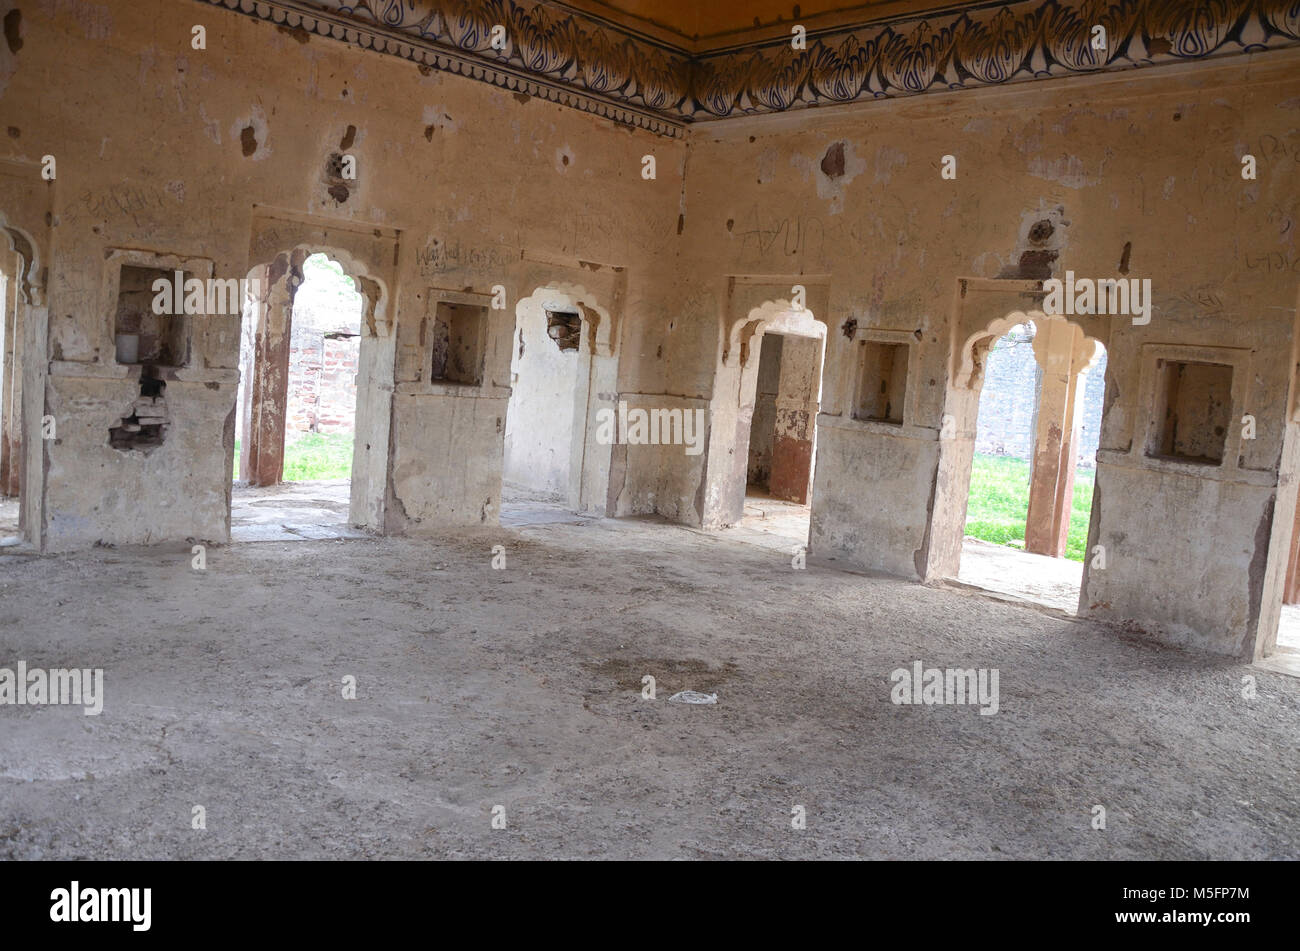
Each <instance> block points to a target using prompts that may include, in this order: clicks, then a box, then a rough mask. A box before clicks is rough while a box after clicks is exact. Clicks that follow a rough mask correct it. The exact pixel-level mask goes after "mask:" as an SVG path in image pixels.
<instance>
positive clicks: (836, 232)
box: [670, 53, 1300, 652]
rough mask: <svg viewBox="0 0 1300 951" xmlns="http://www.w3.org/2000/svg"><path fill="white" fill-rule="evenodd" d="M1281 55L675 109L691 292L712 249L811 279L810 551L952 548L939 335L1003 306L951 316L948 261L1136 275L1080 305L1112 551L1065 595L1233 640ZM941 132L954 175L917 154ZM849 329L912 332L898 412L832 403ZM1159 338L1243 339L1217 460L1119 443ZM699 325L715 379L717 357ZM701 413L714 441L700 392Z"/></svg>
mask: <svg viewBox="0 0 1300 951" xmlns="http://www.w3.org/2000/svg"><path fill="white" fill-rule="evenodd" d="M1296 63H1297V61H1296V59H1295V57H1294V56H1293V55H1292V54H1290V53H1279V54H1276V55H1275V56H1272V55H1269V54H1266V55H1264V56H1260V57H1257V58H1255V59H1254V61H1250V60H1246V61H1240V62H1238V63H1236V64H1235V65H1231V66H1223V67H1218V66H1213V65H1204V66H1194V67H1190V68H1187V69H1178V70H1169V71H1165V72H1164V73H1161V74H1146V75H1143V76H1142V77H1141V78H1140V79H1139V80H1134V79H1116V78H1105V79H1099V80H1094V79H1084V80H1077V81H1076V80H1069V81H1063V82H1059V83H1050V84H1035V85H1034V86H1032V87H1029V88H1021V89H1007V90H991V91H987V92H975V93H959V94H950V95H932V96H925V97H921V98H918V99H914V100H909V101H893V102H886V103H878V104H875V105H872V106H871V107H869V108H866V109H861V110H856V111H853V110H843V111H840V112H838V113H832V112H821V110H819V114H817V115H801V116H784V117H779V118H772V119H768V120H747V121H744V122H739V123H723V124H717V125H697V126H695V127H694V128H693V130H692V145H691V156H690V162H689V174H688V177H687V189H686V196H685V205H686V208H687V215H686V228H685V234H684V236H685V237H686V238H687V244H686V245H685V246H684V247H683V256H684V260H689V261H690V263H691V267H690V270H689V275H688V278H687V279H688V280H689V281H690V283H691V288H692V292H693V293H695V294H697V295H698V297H699V298H700V299H701V300H710V299H714V300H716V299H718V298H719V297H720V296H721V294H722V292H723V288H724V286H725V281H726V280H727V276H728V275H767V276H771V280H772V284H773V285H774V286H779V285H780V284H781V283H785V284H786V286H787V287H788V286H789V285H790V284H793V283H799V282H802V283H811V282H818V283H820V282H823V281H824V282H826V283H827V284H828V286H829V307H828V309H827V311H826V313H825V315H824V318H825V320H826V323H827V325H828V327H829V335H828V338H827V340H828V342H827V352H826V370H825V377H824V381H825V386H824V391H823V397H822V409H821V411H822V414H823V415H822V417H821V418H820V424H821V425H820V426H819V431H818V458H817V471H816V479H815V484H814V490H813V506H814V508H813V526H812V554H813V555H814V556H818V555H819V556H821V557H826V558H835V559H837V560H839V561H841V562H849V563H852V564H855V565H858V566H861V567H865V568H870V569H881V570H885V571H889V572H893V573H898V574H904V575H910V576H913V577H918V578H922V579H930V578H938V577H945V576H949V575H950V574H953V573H955V570H954V569H955V559H956V555H957V553H958V552H959V550H960V530H959V526H960V522H961V520H962V518H963V517H964V497H965V490H966V489H965V485H964V483H963V484H957V483H961V482H962V473H963V472H965V471H968V467H969V459H968V453H969V444H970V442H971V441H972V440H973V435H974V432H973V431H974V412H973V411H971V412H967V411H966V408H965V407H963V401H966V400H967V397H966V396H963V395H962V393H960V392H957V391H955V390H954V389H953V386H952V381H953V376H954V372H955V371H954V359H953V358H954V351H955V349H956V348H958V347H960V346H961V345H962V344H963V343H964V342H965V341H966V340H967V338H968V337H969V334H970V333H971V332H972V331H973V330H977V329H978V326H977V325H987V324H988V323H989V322H991V321H993V320H996V319H998V318H1001V317H1003V316H1005V314H1006V313H1007V312H1008V310H1009V309H1011V308H1008V307H1006V306H1004V305H1005V302H998V306H997V307H994V308H992V309H990V310H988V312H987V313H985V312H983V311H981V312H978V313H977V312H975V311H972V310H970V309H967V311H965V312H964V313H965V314H966V318H965V320H966V324H964V325H963V326H962V327H961V328H960V329H961V331H962V332H961V333H960V334H958V333H957V330H958V328H957V327H956V325H955V321H957V320H958V317H957V315H958V313H959V312H961V308H960V307H959V306H958V304H957V303H956V301H957V298H958V293H959V284H958V279H959V278H978V279H990V280H997V279H1008V278H1020V279H1041V278H1045V277H1047V276H1050V275H1052V274H1055V275H1057V276H1060V277H1064V272H1065V270H1066V269H1069V270H1073V271H1074V272H1075V274H1076V275H1077V276H1080V277H1083V276H1088V277H1093V278H1112V277H1120V276H1128V277H1132V278H1149V279H1150V280H1151V282H1152V288H1153V297H1154V313H1153V316H1152V319H1151V322H1150V324H1148V325H1146V326H1134V325H1133V324H1132V323H1131V322H1130V321H1129V320H1127V319H1124V318H1110V317H1105V318H1094V319H1093V321H1094V324H1096V322H1100V324H1098V325H1090V327H1089V328H1088V332H1089V333H1090V334H1092V335H1093V336H1094V337H1096V339H1100V340H1103V342H1105V343H1106V345H1107V347H1108V353H1109V363H1108V368H1107V396H1106V417H1105V421H1104V423H1103V429H1102V435H1101V449H1102V452H1101V456H1100V458H1099V462H1098V480H1097V485H1098V491H1099V495H1098V498H1099V502H1098V503H1097V509H1096V517H1095V521H1094V528H1095V531H1096V533H1097V543H1098V544H1103V545H1105V546H1106V548H1107V551H1108V555H1109V563H1108V567H1107V569H1106V570H1105V571H1096V570H1094V571H1091V572H1090V573H1089V574H1088V576H1087V580H1086V583H1085V590H1084V592H1083V598H1082V602H1081V603H1082V608H1083V610H1084V611H1085V613H1093V614H1098V615H1103V616H1108V617H1113V618H1116V619H1122V620H1127V621H1130V622H1133V623H1134V624H1135V625H1137V626H1139V627H1141V628H1143V629H1144V630H1148V631H1149V632H1150V633H1151V634H1152V636H1156V637H1163V638H1168V639H1171V640H1182V641H1189V642H1194V643H1195V644H1197V645H1198V646H1201V647H1206V648H1210V649H1213V650H1223V651H1229V652H1242V651H1246V652H1248V651H1249V649H1250V645H1251V644H1253V642H1254V638H1255V631H1254V630H1253V625H1254V623H1255V619H1256V618H1257V617H1258V616H1259V609H1258V603H1259V601H1260V594H1261V589H1262V585H1263V577H1264V566H1265V564H1266V562H1267V561H1268V557H1267V556H1268V538H1269V531H1268V528H1269V526H1270V525H1271V521H1270V519H1271V507H1270V499H1271V498H1272V496H1273V494H1274V488H1273V486H1274V485H1275V483H1276V480H1277V469H1278V464H1279V457H1280V452H1281V445H1282V435H1283V431H1284V427H1285V424H1286V394H1287V390H1288V385H1289V380H1290V373H1291V368H1290V342H1291V340H1292V332H1293V324H1294V320H1295V307H1296V290H1297V286H1298V284H1300V252H1298V251H1297V248H1296V245H1295V228H1294V219H1295V217H1296V215H1297V213H1298V212H1300V190H1298V189H1297V186H1296V178H1295V171H1294V170H1295V167H1296V159H1297V156H1300V80H1297V78H1296V77H1297V70H1296ZM1244 153H1251V154H1253V155H1255V156H1256V158H1257V161H1258V166H1259V175H1258V180H1256V181H1244V180H1243V179H1242V176H1241V167H1242V166H1241V156H1242V155H1243V154H1244ZM945 155H953V156H955V158H956V162H957V177H956V179H955V180H951V181H948V180H944V179H943V178H942V177H941V175H940V169H941V165H942V161H943V156H945ZM1040 221H1048V222H1050V223H1051V225H1052V228H1051V235H1050V237H1049V238H1047V239H1046V240H1042V238H1043V235H1042V234H1041V233H1035V234H1034V235H1031V229H1032V228H1033V227H1034V225H1035V224H1036V223H1037V222H1040ZM995 296H996V295H995ZM1011 299H1012V300H1015V295H1012V296H1011ZM1019 306H1021V307H1023V308H1024V309H1026V310H1031V309H1032V308H1033V307H1035V306H1038V303H1037V302H1036V301H1035V300H1034V298H1033V297H1032V295H1030V296H1029V297H1028V298H1027V299H1024V298H1022V299H1020V301H1019ZM818 316H819V317H822V316H823V315H822V314H819V315H818ZM729 317H730V315H729V314H728V313H727V312H726V308H725V307H721V306H720V307H718V308H717V313H716V315H710V317H708V318H705V320H706V322H707V323H709V324H710V325H711V326H712V327H713V328H715V331H716V330H717V328H719V327H720V326H725V323H726V321H727V320H728V319H729ZM864 331H868V332H870V331H889V332H892V333H894V334H897V335H899V337H900V338H902V336H903V335H908V334H910V335H912V336H913V337H914V339H915V346H914V348H913V349H914V351H915V353H914V357H913V359H914V366H913V369H912V372H911V373H910V378H909V381H908V398H907V407H908V409H907V414H906V418H905V420H904V423H903V425H902V426H892V427H891V426H889V425H887V424H879V423H874V422H869V421H858V420H853V419H851V418H850V407H851V400H852V394H853V388H854V386H855V385H856V379H855V367H854V366H853V365H852V364H851V361H850V355H851V353H852V343H853V340H854V339H858V338H860V337H861V335H862V334H863V332H864ZM958 337H960V339H957V338H958ZM686 340H687V338H686V337H682V338H679V339H678V340H674V341H673V343H674V344H675V345H678V348H675V349H674V350H673V352H672V353H671V354H670V358H671V359H672V360H673V361H678V360H685V359H686V354H685V350H686V348H687V346H688V344H687V343H686ZM697 344H698V340H695V341H691V344H689V345H697ZM1156 344H1160V345H1163V344H1189V345H1200V346H1205V347H1210V346H1213V347H1217V348H1237V351H1239V352H1245V353H1246V354H1247V355H1248V356H1249V360H1248V366H1247V365H1245V364H1243V365H1242V366H1241V367H1240V369H1239V370H1238V376H1237V379H1238V381H1239V382H1240V383H1241V393H1240V399H1239V403H1238V405H1237V406H1235V407H1234V410H1235V411H1236V415H1237V418H1239V417H1240V415H1241V414H1242V413H1246V412H1249V413H1251V414H1253V415H1254V416H1255V418H1256V421H1257V431H1256V438H1255V439H1254V440H1250V441H1246V442H1244V443H1242V444H1241V445H1240V447H1239V454H1240V465H1237V464H1236V463H1235V462H1234V464H1233V465H1232V467H1231V469H1230V470H1229V471H1222V472H1218V471H1216V472H1215V473H1207V472H1205V471H1192V472H1186V473H1185V472H1183V471H1181V470H1179V471H1177V472H1176V473H1175V472H1174V471H1171V467H1170V466H1168V465H1166V464H1164V463H1162V462H1160V461H1157V460H1148V459H1146V458H1145V457H1144V456H1143V455H1142V454H1141V453H1138V454H1133V453H1131V452H1130V451H1129V450H1130V449H1131V447H1132V445H1133V441H1134V439H1139V440H1140V439H1142V436H1140V435H1135V432H1134V430H1135V426H1137V425H1139V424H1138V419H1139V417H1140V408H1141V407H1140V405H1139V400H1140V396H1139V381H1140V379H1141V376H1142V371H1141V365H1142V363H1143V360H1144V359H1146V357H1147V356H1149V355H1150V354H1149V350H1148V345H1156ZM721 350H722V348H721V347H719V348H718V349H717V350H715V356H714V365H715V367H717V368H718V369H719V375H718V380H719V381H722V380H724V379H729V377H728V375H727V372H726V371H725V366H724V365H723V364H722V361H721ZM681 379H682V380H683V382H684V383H685V382H687V381H688V380H690V379H691V377H690V376H689V375H687V374H686V373H682V374H681ZM977 392H978V390H976V394H977ZM718 398H719V397H718V396H717V394H715V399H718ZM973 406H974V404H971V406H970V407H969V409H971V410H973ZM945 415H949V416H952V417H953V418H954V419H955V420H965V419H969V420H970V424H969V429H970V432H964V431H959V432H955V433H949V434H947V436H950V437H951V438H950V439H949V438H945V439H942V440H941V439H940V438H939V437H940V435H941V434H942V430H943V421H944V417H945ZM715 435H716V436H718V437H719V438H720V439H721V441H722V442H724V443H725V440H726V433H725V431H723V430H720V429H719V428H718V417H717V416H716V415H715ZM724 449H725V447H724ZM1107 450H1110V452H1109V453H1108V452H1107ZM944 453H947V454H948V456H949V457H950V458H949V462H948V464H944V463H943V458H944ZM720 454H725V452H723V453H720V452H719V451H718V450H715V449H713V448H711V452H710V459H711V460H714V459H716V458H719V456H720ZM963 456H965V458H963ZM1173 469H1178V467H1177V466H1174V467H1173ZM1121 497H1122V499H1123V501H1122V502H1121V501H1120V498H1121ZM958 498H960V500H961V501H960V503H959V505H958V504H957V503H956V501H955V500H956V499H958ZM1112 500H1113V501H1112ZM953 526H958V528H957V535H956V538H955V541H954V537H953ZM940 536H942V537H940ZM1188 545H1192V546H1194V547H1195V551H1194V553H1192V554H1190V555H1189V554H1188V553H1187V552H1186V547H1187V546H1188ZM954 547H955V549H956V550H954ZM1153 589H1155V590H1158V591H1159V592H1160V594H1159V595H1158V596H1156V597H1152V596H1151V593H1152V591H1153Z"/></svg>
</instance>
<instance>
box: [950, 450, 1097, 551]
mask: <svg viewBox="0 0 1300 951" xmlns="http://www.w3.org/2000/svg"><path fill="white" fill-rule="evenodd" d="M1092 482H1093V470H1091V469H1077V470H1075V474H1074V498H1073V500H1072V505H1071V509H1070V533H1069V535H1068V536H1067V538H1066V542H1065V557H1066V558H1069V559H1070V560H1071V561H1083V553H1084V549H1085V548H1086V547H1087V545H1088V519H1089V518H1090V517H1091V515H1092ZM1028 512H1029V461H1028V460H1027V459H1012V458H1010V457H1008V456H989V455H984V454H982V453H976V454H975V459H974V461H973V463H972V465H971V476H970V499H969V501H968V502H967V504H966V534H967V535H972V536H974V537H975V538H979V539H983V540H984V541H986V542H995V543H996V544H999V545H1010V546H1012V547H1013V548H1024V547H1025V516H1026V515H1027V514H1028Z"/></svg>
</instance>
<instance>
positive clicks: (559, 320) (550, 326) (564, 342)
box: [546, 310, 582, 350]
mask: <svg viewBox="0 0 1300 951" xmlns="http://www.w3.org/2000/svg"><path fill="white" fill-rule="evenodd" d="M546 336H548V337H550V338H551V339H552V340H554V341H555V345H556V346H557V347H559V348H560V349H561V350H577V349H578V342H579V341H580V340H581V339H582V316H581V315H580V314H578V313H577V312H575V311H571V310H548V311H547V312H546Z"/></svg>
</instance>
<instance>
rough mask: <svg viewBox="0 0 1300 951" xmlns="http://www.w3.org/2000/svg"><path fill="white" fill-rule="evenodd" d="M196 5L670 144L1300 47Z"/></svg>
mask: <svg viewBox="0 0 1300 951" xmlns="http://www.w3.org/2000/svg"><path fill="white" fill-rule="evenodd" d="M198 2H201V3H207V4H211V5H215V6H220V7H224V8H226V9H229V10H234V11H237V12H239V13H243V14H246V15H250V16H255V17H258V18H260V19H263V20H267V21H270V22H272V23H276V24H278V25H280V26H284V27H287V28H289V29H301V30H306V31H308V32H310V33H312V34H315V35H318V36H325V37H330V38H333V39H337V40H342V41H344V42H348V43H353V44H356V45H358V46H361V47H363V48H367V49H375V50H378V51H379V52H383V53H388V54H391V55H396V56H401V57H403V58H405V59H409V60H411V61H413V62H415V63H416V64H417V65H420V66H421V67H427V68H431V69H439V70H443V71H446V72H452V73H456V74H459V75H462V76H468V77H470V78H472V79H477V80H479V81H482V82H489V83H492V84H493V85H496V86H500V87H503V88H506V89H510V90H514V91H516V92H522V93H527V94H528V95H531V96H536V97H538V98H541V99H545V100H548V101H551V102H557V103H561V104H563V105H567V106H571V107H573V108H576V109H580V110H583V111H585V112H590V113H594V114H596V115H600V116H603V117H606V118H609V119H614V120H616V121H618V122H623V123H626V124H628V125H632V126H636V127H638V128H642V129H646V130H648V131H650V132H654V133H657V134H659V135H665V136H670V137H674V138H677V137H680V136H682V135H683V134H684V131H685V128H686V126H687V125H689V124H691V123H694V122H701V121H714V120H719V119H727V118H733V117H740V116H755V115H762V114H765V113H781V112H787V111H790V110H794V109H800V108H807V107H812V106H820V105H840V104H845V103H852V102H863V101H872V100H876V99H890V98H897V97H900V96H914V95H920V94H924V93H927V92H932V91H944V92H947V91H952V90H958V89H969V88H979V87H988V86H1003V85H1008V84H1012V83H1019V82H1027V81H1034V80H1041V79H1051V78H1058V77H1063V76H1072V75H1086V74H1097V73H1108V72H1117V71H1121V70H1126V69H1135V68H1143V67H1150V66H1159V65H1162V64H1166V63H1179V62H1189V61H1195V60H1206V59H1210V58H1216V59H1217V58H1221V57H1225V56H1232V55H1240V54H1245V53H1256V52H1260V51H1264V50H1271V49H1279V48H1284V47H1291V46H1297V45H1300V0H1083V2H1080V3H1069V2H1064V0H1020V2H1012V3H990V4H985V5H982V6H980V7H977V8H966V9H952V10H949V11H947V12H939V13H931V14H927V15H925V16H917V17H905V18H898V19H894V20H890V21H876V22H872V23H866V24H863V25H860V26H856V27H836V28H833V29H828V30H826V31H825V32H822V33H818V34H813V33H809V34H808V36H807V49H804V50H795V49H792V48H791V44H790V42H789V40H788V39H784V38H781V39H776V40H769V41H767V42H766V43H762V44H755V45H753V46H748V47H744V48H740V49H732V50H724V51H721V52H709V53H702V54H698V55H692V54H690V53H688V52H686V51H685V50H682V49H678V48H675V47H672V46H669V45H666V44H663V43H658V42H656V41H653V40H651V39H649V38H648V37H646V36H645V35H644V34H638V33H634V32H632V31H630V30H625V29H623V28H621V27H620V26H617V25H615V24H613V23H611V22H609V21H607V20H604V19H600V18H596V17H589V16H585V15H583V14H581V13H578V12H575V11H574V10H573V9H572V8H568V7H561V6H558V5H551V4H547V3H545V2H531V3H530V2H527V0H525V2H517V0H198ZM496 24H501V25H504V26H505V27H506V31H507V37H508V40H509V42H508V44H507V46H506V48H505V49H504V50H498V49H494V48H493V47H492V45H491V32H492V27H493V26H494V25H496ZM1098 25H1101V26H1103V27H1105V31H1106V48H1105V49H1097V48H1095V47H1094V46H1093V43H1092V40H1093V35H1094V28H1095V27H1096V26H1098Z"/></svg>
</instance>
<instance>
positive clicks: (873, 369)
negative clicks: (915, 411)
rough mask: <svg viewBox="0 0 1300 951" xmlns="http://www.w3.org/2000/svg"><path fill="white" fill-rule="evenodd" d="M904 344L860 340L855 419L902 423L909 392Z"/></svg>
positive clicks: (905, 345) (854, 402) (906, 353)
mask: <svg viewBox="0 0 1300 951" xmlns="http://www.w3.org/2000/svg"><path fill="white" fill-rule="evenodd" d="M908 351H909V346H908V345H907V344H905V343H882V342H880V341H877V340H860V341H858V360H857V363H858V389H857V395H856V396H855V398H854V401H853V418H854V419H864V420H873V421H876V422H882V423H895V424H900V425H901V424H902V422H903V402H904V400H905V398H906V395H907V360H908V355H909V353H908Z"/></svg>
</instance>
